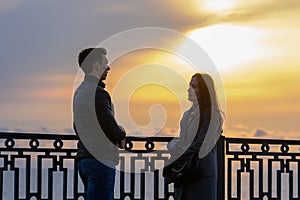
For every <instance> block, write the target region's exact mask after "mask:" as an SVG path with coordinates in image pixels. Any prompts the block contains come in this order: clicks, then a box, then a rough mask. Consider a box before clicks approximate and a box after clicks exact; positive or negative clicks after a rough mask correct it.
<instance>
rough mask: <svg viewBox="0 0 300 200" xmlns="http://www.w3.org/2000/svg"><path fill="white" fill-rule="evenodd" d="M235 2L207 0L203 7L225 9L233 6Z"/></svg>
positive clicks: (214, 9) (215, 9) (230, 0)
mask: <svg viewBox="0 0 300 200" xmlns="http://www.w3.org/2000/svg"><path fill="white" fill-rule="evenodd" d="M234 6H235V3H234V2H233V1H232V0H206V1H205V2H204V3H202V5H201V7H202V9H204V10H211V11H224V10H227V9H230V8H233V7H234Z"/></svg>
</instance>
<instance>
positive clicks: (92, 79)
mask: <svg viewBox="0 0 300 200" xmlns="http://www.w3.org/2000/svg"><path fill="white" fill-rule="evenodd" d="M84 81H87V82H91V83H95V84H97V85H99V86H100V87H102V88H105V83H103V81H102V80H99V79H98V78H96V77H95V76H91V75H85V77H84Z"/></svg>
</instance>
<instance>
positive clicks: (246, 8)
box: [220, 0, 300, 28]
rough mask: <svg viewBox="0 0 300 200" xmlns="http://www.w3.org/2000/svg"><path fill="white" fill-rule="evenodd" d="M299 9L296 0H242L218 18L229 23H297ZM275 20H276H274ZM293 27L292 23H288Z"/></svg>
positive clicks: (299, 4)
mask: <svg viewBox="0 0 300 200" xmlns="http://www.w3.org/2000/svg"><path fill="white" fill-rule="evenodd" d="M299 11H300V2H299V1H298V0H287V1H285V2H274V1H273V0H265V1H259V2H254V3H253V2H249V1H246V2H243V3H241V4H239V5H238V6H237V7H236V8H235V9H233V10H232V11H231V12H230V13H229V14H228V15H226V16H225V17H223V18H220V22H231V23H239V24H240V23H253V22H254V23H257V22H259V21H260V22H268V23H269V24H276V27H277V28H278V27H280V26H286V25H287V24H294V25H295V23H298V20H295V19H296V18H299V17H297V16H298V15H297V14H296V13H299ZM275 21H277V22H275ZM278 21H286V22H288V23H278ZM290 27H293V25H290Z"/></svg>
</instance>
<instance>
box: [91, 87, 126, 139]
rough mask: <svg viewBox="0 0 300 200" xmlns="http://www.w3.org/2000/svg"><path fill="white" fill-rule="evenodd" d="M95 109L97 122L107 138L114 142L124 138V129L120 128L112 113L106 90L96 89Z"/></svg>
mask: <svg viewBox="0 0 300 200" xmlns="http://www.w3.org/2000/svg"><path fill="white" fill-rule="evenodd" d="M95 109H96V115H97V119H98V122H99V124H100V126H101V128H102V130H103V131H104V134H105V135H106V136H107V137H108V138H109V140H110V141H111V142H113V143H114V144H117V143H118V142H119V141H121V140H124V138H125V136H126V133H125V130H124V129H122V128H120V126H119V125H118V124H117V122H116V120H115V117H114V116H113V114H112V108H111V99H110V96H109V94H108V93H107V92H106V91H104V90H97V91H96V96H95Z"/></svg>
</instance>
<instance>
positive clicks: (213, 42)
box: [180, 25, 265, 71]
mask: <svg viewBox="0 0 300 200" xmlns="http://www.w3.org/2000/svg"><path fill="white" fill-rule="evenodd" d="M259 36H260V34H259V31H258V30H256V29H254V28H251V27H241V26H234V25H215V26H210V27H207V28H201V29H196V30H193V31H191V32H189V33H188V37H189V38H191V39H192V40H194V41H195V42H196V43H197V44H199V45H200V46H201V47H202V48H203V49H204V50H205V51H206V52H207V54H208V56H209V57H210V58H211V59H212V60H213V62H214V63H215V65H216V67H217V68H218V69H220V70H222V71H228V70H232V69H237V67H239V65H240V64H242V63H246V62H249V61H251V60H254V59H257V58H258V57H260V56H262V55H263V54H265V49H263V48H262V46H261V45H260V44H259V43H258V39H259ZM184 45H185V44H183V45H182V46H181V47H180V48H182V49H185V48H184Z"/></svg>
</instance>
